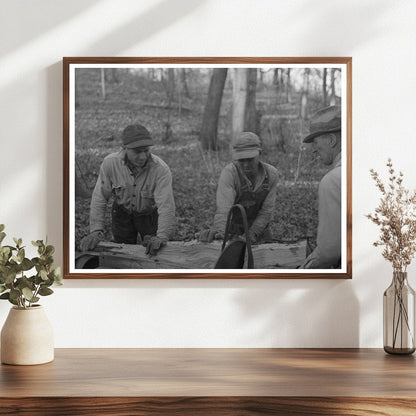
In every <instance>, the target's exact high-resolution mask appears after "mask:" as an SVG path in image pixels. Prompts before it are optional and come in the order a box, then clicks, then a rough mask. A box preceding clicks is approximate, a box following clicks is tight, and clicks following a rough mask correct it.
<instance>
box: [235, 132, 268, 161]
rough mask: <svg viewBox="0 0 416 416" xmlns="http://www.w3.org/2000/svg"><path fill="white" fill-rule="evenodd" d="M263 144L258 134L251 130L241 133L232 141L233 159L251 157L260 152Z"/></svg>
mask: <svg viewBox="0 0 416 416" xmlns="http://www.w3.org/2000/svg"><path fill="white" fill-rule="evenodd" d="M260 150H261V144H260V139H259V136H257V134H254V133H251V132H250V131H243V132H241V133H239V134H238V135H237V136H236V137H235V139H234V140H233V142H232V157H233V160H239V159H251V158H252V157H256V156H258V155H259V154H260Z"/></svg>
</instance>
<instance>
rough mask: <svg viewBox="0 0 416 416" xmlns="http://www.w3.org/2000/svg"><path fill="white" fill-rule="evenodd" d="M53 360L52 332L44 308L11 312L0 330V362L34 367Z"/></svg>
mask: <svg viewBox="0 0 416 416" xmlns="http://www.w3.org/2000/svg"><path fill="white" fill-rule="evenodd" d="M53 359H54V340H53V329H52V326H51V324H50V323H49V320H48V318H47V316H46V313H45V310H44V309H43V307H42V306H40V305H37V306H32V307H30V308H27V309H18V308H17V307H13V308H11V309H10V312H9V315H8V316H7V319H6V322H5V323H4V326H3V329H2V330H1V362H2V363H4V364H13V365H34V364H44V363H49V362H50V361H53Z"/></svg>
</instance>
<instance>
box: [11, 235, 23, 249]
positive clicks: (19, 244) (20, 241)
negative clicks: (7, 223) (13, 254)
mask: <svg viewBox="0 0 416 416" xmlns="http://www.w3.org/2000/svg"><path fill="white" fill-rule="evenodd" d="M13 241H14V243H15V244H16V247H17V248H20V247H21V246H22V243H23V240H22V239H21V238H16V237H13Z"/></svg>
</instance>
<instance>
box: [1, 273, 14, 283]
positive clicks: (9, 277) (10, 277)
mask: <svg viewBox="0 0 416 416" xmlns="http://www.w3.org/2000/svg"><path fill="white" fill-rule="evenodd" d="M15 277H16V273H15V272H14V271H13V270H9V269H8V270H7V271H6V272H5V273H4V274H3V275H2V276H1V280H2V283H3V284H10V283H13V281H14V279H15Z"/></svg>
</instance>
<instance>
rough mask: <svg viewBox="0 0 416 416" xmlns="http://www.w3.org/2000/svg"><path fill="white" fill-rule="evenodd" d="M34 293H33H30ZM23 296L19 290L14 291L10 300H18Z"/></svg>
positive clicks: (11, 292)
mask: <svg viewBox="0 0 416 416" xmlns="http://www.w3.org/2000/svg"><path fill="white" fill-rule="evenodd" d="M30 293H32V292H30ZM21 295H22V292H21V291H20V290H19V289H16V288H15V289H12V290H11V291H10V299H11V300H17V299H18V298H19V297H20V296H21Z"/></svg>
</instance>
